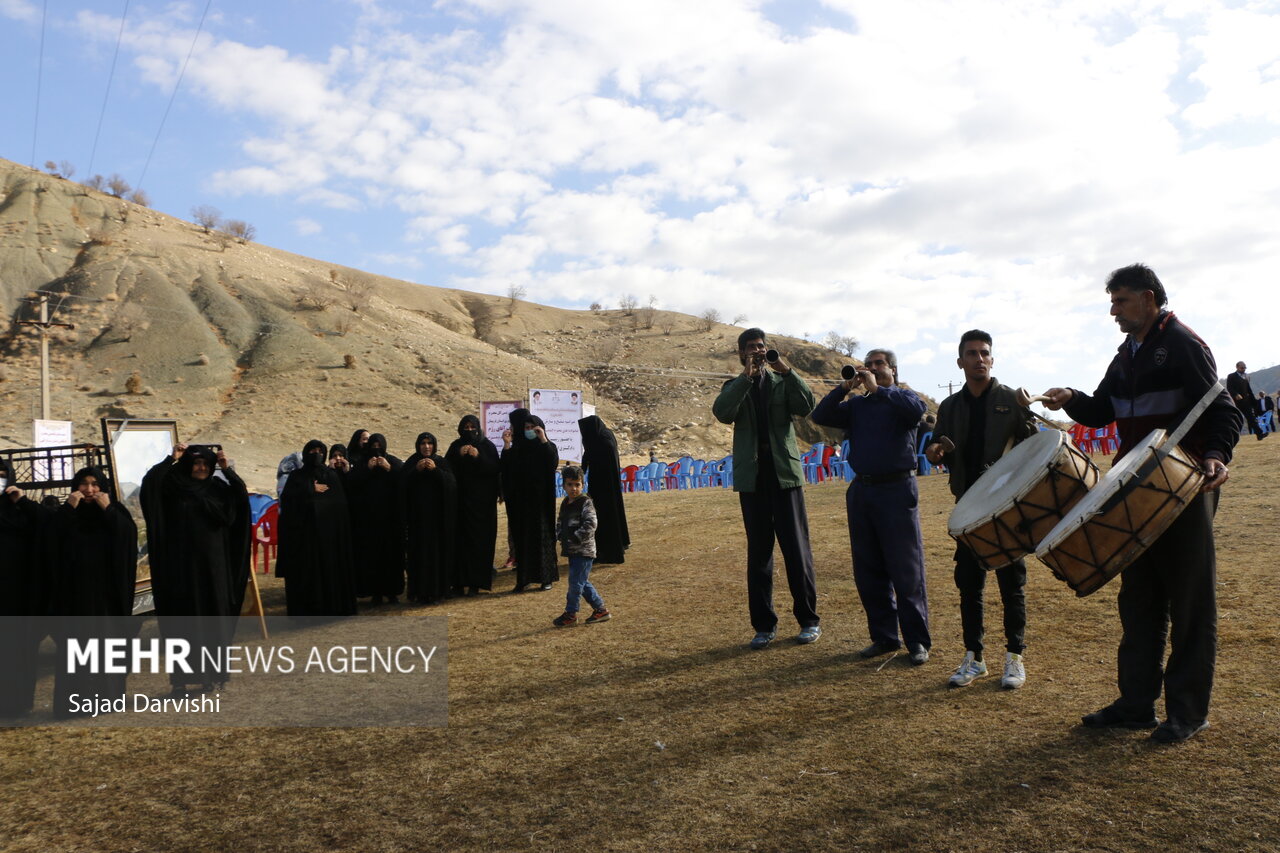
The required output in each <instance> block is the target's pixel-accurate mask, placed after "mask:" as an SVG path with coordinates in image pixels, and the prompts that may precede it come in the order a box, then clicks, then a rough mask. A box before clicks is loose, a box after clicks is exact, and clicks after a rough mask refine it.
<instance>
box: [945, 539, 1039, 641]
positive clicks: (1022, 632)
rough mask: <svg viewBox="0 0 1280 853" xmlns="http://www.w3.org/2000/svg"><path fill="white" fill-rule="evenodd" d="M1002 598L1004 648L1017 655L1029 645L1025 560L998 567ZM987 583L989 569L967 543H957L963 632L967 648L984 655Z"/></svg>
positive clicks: (997, 574) (997, 577)
mask: <svg viewBox="0 0 1280 853" xmlns="http://www.w3.org/2000/svg"><path fill="white" fill-rule="evenodd" d="M995 571H996V583H997V584H998V585H999V586H1000V601H1001V603H1002V604H1003V605H1004V641H1005V650H1006V651H1010V652H1013V653H1014V654H1016V655H1020V654H1022V652H1023V650H1024V649H1025V648H1026V634H1027V594H1026V586H1027V564H1026V563H1025V562H1023V561H1022V560H1018V561H1016V562H1014V563H1010V564H1009V565H1007V566H1005V567H1004V568H1002V569H996V570H995ZM986 585H987V569H985V568H983V566H982V564H981V563H979V562H978V560H977V558H976V557H974V556H973V552H972V551H970V550H969V549H968V548H966V547H965V546H964V545H957V546H956V589H958V590H960V625H961V628H962V629H963V631H964V647H965V649H966V650H967V651H971V652H974V653H975V655H976V656H977V657H978V658H979V659H981V658H982V651H983V645H982V638H983V637H984V636H985V635H986V627H985V626H984V625H983V620H982V610H983V605H982V593H983V589H984V588H985V587H986Z"/></svg>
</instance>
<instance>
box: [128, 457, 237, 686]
mask: <svg viewBox="0 0 1280 853" xmlns="http://www.w3.org/2000/svg"><path fill="white" fill-rule="evenodd" d="M177 454H178V450H177V449H175V455H177ZM223 459H225V457H223ZM219 464H220V462H219V458H218V456H217V455H216V454H215V453H214V451H213V449H212V448H210V447H206V446H203V445H191V446H190V447H187V448H186V449H185V450H182V451H181V456H180V457H179V458H178V459H176V460H175V459H174V458H173V457H172V456H170V457H166V458H165V459H164V461H162V462H160V463H159V464H157V465H156V466H155V467H153V468H152V469H151V470H150V471H148V472H147V474H146V476H145V477H143V478H142V490H141V498H142V513H143V515H144V516H145V517H146V520H147V552H148V554H149V555H150V557H151V583H152V588H153V590H154V593H155V604H156V616H157V618H158V620H159V622H160V632H161V633H162V634H163V635H164V636H165V637H166V638H173V637H176V638H182V639H186V640H188V641H189V642H190V643H191V646H192V654H193V655H196V654H199V660H198V661H197V665H196V666H194V667H193V669H195V672H194V673H183V672H174V673H171V674H170V676H169V680H170V682H171V683H172V684H173V685H174V687H175V688H180V687H183V686H185V685H187V684H197V683H198V684H202V685H204V686H206V687H207V686H209V685H211V684H215V683H221V682H225V681H226V680H227V673H226V672H224V671H222V670H221V669H219V668H218V667H217V666H216V665H213V664H216V662H217V661H218V660H220V659H221V655H222V649H223V648H224V647H225V646H226V645H227V644H228V643H230V642H231V639H232V637H233V636H234V634H235V624H236V620H237V619H238V618H239V616H240V608H241V606H242V605H243V604H244V593H245V586H246V584H247V583H248V580H249V530H250V525H249V496H248V490H247V489H246V488H245V485H244V481H243V480H241V479H240V476H239V475H238V474H236V472H235V471H233V470H232V469H231V468H230V467H225V468H222V469H219V470H217V471H216V473H215V469H216V467H217V466H218V465H219ZM209 659H212V660H209Z"/></svg>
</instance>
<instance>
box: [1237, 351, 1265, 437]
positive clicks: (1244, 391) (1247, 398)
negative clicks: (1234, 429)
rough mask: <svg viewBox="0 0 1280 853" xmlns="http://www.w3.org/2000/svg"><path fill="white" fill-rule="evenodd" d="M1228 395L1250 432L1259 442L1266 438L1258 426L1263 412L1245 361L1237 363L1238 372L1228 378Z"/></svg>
mask: <svg viewBox="0 0 1280 853" xmlns="http://www.w3.org/2000/svg"><path fill="white" fill-rule="evenodd" d="M1227 393H1228V394H1230V395H1231V402H1233V403H1235V404H1236V408H1237V409H1239V410H1240V414H1242V415H1244V425H1245V426H1247V427H1248V428H1249V432H1251V433H1253V434H1254V435H1255V436H1256V437H1257V439H1258V441H1262V439H1264V438H1266V437H1267V434H1266V433H1265V432H1263V430H1262V427H1261V426H1259V425H1258V416H1259V415H1261V414H1262V412H1261V411H1259V410H1258V400H1257V398H1255V397H1254V396H1253V386H1252V385H1251V384H1249V374H1248V373H1246V372H1245V364H1244V362H1243V361H1237V362H1236V372H1235V373H1233V374H1231V375H1230V376H1228V377H1227Z"/></svg>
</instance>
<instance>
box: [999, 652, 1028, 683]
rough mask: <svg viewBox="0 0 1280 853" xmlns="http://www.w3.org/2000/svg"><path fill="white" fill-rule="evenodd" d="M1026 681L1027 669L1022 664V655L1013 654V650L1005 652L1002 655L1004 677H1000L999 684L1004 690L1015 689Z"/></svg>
mask: <svg viewBox="0 0 1280 853" xmlns="http://www.w3.org/2000/svg"><path fill="white" fill-rule="evenodd" d="M1026 683H1027V670H1026V667H1024V666H1023V665H1022V655H1015V654H1014V653H1013V652H1005V655H1004V677H1003V678H1001V679H1000V686H1001V687H1003V688H1004V689H1005V690H1017V689H1018V688H1019V687H1021V686H1022V685H1024V684H1026Z"/></svg>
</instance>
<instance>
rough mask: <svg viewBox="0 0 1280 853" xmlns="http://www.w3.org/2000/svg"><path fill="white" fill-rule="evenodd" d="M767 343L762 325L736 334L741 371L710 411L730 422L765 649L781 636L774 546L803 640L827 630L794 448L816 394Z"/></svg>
mask: <svg viewBox="0 0 1280 853" xmlns="http://www.w3.org/2000/svg"><path fill="white" fill-rule="evenodd" d="M767 351H768V344H767V343H766V340H765V334H764V332H763V331H762V330H760V329H747V330H746V331H745V332H743V333H742V334H741V335H739V336H738V360H739V361H740V362H742V373H741V374H740V375H739V376H737V377H735V378H733V379H730V380H729V381H728V382H726V383H724V386H723V387H722V388H721V389H720V395H719V396H718V397H716V401H715V403H713V404H712V406H711V411H712V413H713V414H715V416H716V420H718V421H720V422H721V423H725V424H733V490H734V491H735V492H737V493H738V501H739V503H740V504H741V506H742V523H743V525H744V526H745V527H746V529H747V601H748V605H749V607H750V611H751V627H752V628H754V629H755V632H756V635H755V637H754V638H753V639H752V640H751V648H753V649H763V648H764V647H765V646H767V645H769V643H770V642H772V641H773V639H774V637H776V636H777V630H776V629H777V625H778V617H777V614H775V613H774V610H773V543H774V539H775V538H776V539H777V542H778V545H779V546H781V548H782V560H783V562H784V563H785V564H786V567H787V585H788V586H789V587H790V588H791V601H792V613H794V614H795V617H796V621H797V622H799V623H800V634H799V635H798V636H797V637H796V642H798V643H812V642H814V641H815V640H817V639H818V637H819V636H821V635H822V628H820V627H819V626H818V587H817V581H816V579H815V577H814V573H813V552H812V551H811V550H810V548H809V518H808V515H807V514H806V513H805V506H804V492H803V491H802V490H801V488H800V487H801V486H802V485H804V470H803V468H801V466H800V450H799V448H798V447H796V434H795V427H794V426H793V425H792V422H791V418H792V416H798V417H804V416H805V415H807V414H809V412H811V411H813V392H812V391H810V390H809V386H808V385H807V384H806V383H805V381H804V380H803V379H801V378H800V377H799V376H797V375H796V373H795V371H794V370H792V369H791V365H789V364H787V362H786V360H785V359H783V358H781V357H779V358H778V360H777V361H774V362H770V363H768V368H769V369H766V361H765V353H766V352H767Z"/></svg>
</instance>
